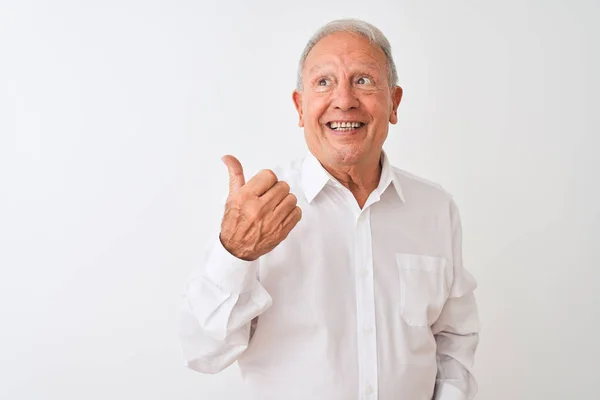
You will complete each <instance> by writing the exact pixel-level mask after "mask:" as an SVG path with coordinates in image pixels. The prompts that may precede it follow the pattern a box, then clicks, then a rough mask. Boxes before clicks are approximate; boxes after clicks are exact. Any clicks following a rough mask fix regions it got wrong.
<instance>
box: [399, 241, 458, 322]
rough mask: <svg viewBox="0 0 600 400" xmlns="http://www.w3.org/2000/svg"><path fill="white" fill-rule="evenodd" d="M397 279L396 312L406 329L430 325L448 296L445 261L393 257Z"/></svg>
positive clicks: (411, 256)
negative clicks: (400, 316)
mask: <svg viewBox="0 0 600 400" xmlns="http://www.w3.org/2000/svg"><path fill="white" fill-rule="evenodd" d="M396 262H397V264H398V272H399V277H400V290H401V293H400V313H401V315H402V318H403V319H404V321H405V322H406V323H407V324H408V325H410V326H420V327H426V326H431V325H432V324H433V323H434V322H435V321H436V320H437V319H438V317H439V315H440V313H441V312H442V308H443V307H444V303H445V301H446V298H447V297H448V285H447V283H446V274H445V272H446V259H445V258H441V257H432V256H423V255H417V254H407V253H398V254H396Z"/></svg>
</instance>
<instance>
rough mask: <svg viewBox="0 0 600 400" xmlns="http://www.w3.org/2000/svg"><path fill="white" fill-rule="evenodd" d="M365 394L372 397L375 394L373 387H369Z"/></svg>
mask: <svg viewBox="0 0 600 400" xmlns="http://www.w3.org/2000/svg"><path fill="white" fill-rule="evenodd" d="M365 394H366V395H367V396H371V395H372V394H373V386H371V385H367V390H365Z"/></svg>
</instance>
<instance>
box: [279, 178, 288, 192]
mask: <svg viewBox="0 0 600 400" xmlns="http://www.w3.org/2000/svg"><path fill="white" fill-rule="evenodd" d="M279 184H280V185H281V188H282V189H283V191H284V192H286V193H289V192H290V185H289V184H288V183H287V182H284V181H279Z"/></svg>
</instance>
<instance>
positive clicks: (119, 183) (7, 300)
mask: <svg viewBox="0 0 600 400" xmlns="http://www.w3.org/2000/svg"><path fill="white" fill-rule="evenodd" d="M217 3H219V4H218V5H215V4H209V3H206V4H204V3H202V2H200V1H191V0H188V1H173V0H171V1H166V0H165V1H148V0H146V1H142V0H118V1H117V0H110V1H107V0H105V1H85V2H84V1H65V0H56V1H42V0H39V1H16V0H15V1H10V0H2V2H1V3H0V4H1V6H0V357H1V363H0V398H2V399H11V400H21V399H61V400H64V399H67V400H75V399H77V400H79V399H87V400H94V399H161V400H162V399H190V400H191V399H216V400H221V399H242V398H243V396H242V394H243V386H242V385H241V383H240V379H239V377H238V370H237V367H232V368H229V369H228V370H226V371H225V372H223V373H221V374H219V375H216V376H203V375H200V374H197V373H195V372H192V371H190V370H187V369H185V368H184V367H183V360H182V359H181V357H180V354H179V343H178V339H177V335H176V332H177V331H176V329H177V309H178V306H179V303H180V301H181V297H180V296H181V293H182V290H183V287H184V285H185V282H186V280H187V277H188V274H189V272H190V270H191V267H192V265H193V263H194V262H195V260H196V259H197V257H198V254H199V251H200V250H201V249H202V244H203V242H204V241H205V240H206V239H207V237H208V234H209V230H210V229H211V228H213V227H214V226H215V224H218V223H219V220H220V217H221V212H222V204H221V201H222V199H223V194H224V193H225V189H226V185H227V174H226V169H225V167H224V166H223V165H222V164H221V162H220V157H221V155H223V154H225V153H231V154H234V155H236V156H238V158H240V160H241V161H242V163H243V164H244V165H245V167H246V170H247V172H248V173H247V175H251V173H252V171H256V170H258V169H260V168H269V167H273V166H275V165H277V164H278V163H280V162H283V161H286V160H288V159H290V158H295V157H298V156H302V155H303V154H304V153H305V151H306V149H305V145H304V141H303V136H302V132H301V130H300V129H299V128H298V127H297V126H296V121H297V117H296V114H295V111H294V109H293V106H292V102H291V92H292V89H293V87H294V84H295V74H296V64H297V60H298V57H299V55H300V53H301V51H302V48H303V46H304V45H305V43H306V41H307V40H308V38H309V37H310V35H311V34H312V33H313V32H314V31H315V30H316V29H317V28H318V27H319V26H321V25H322V24H324V23H326V22H328V21H329V20H331V19H335V18H340V17H359V18H363V19H365V20H367V21H369V22H371V23H373V24H375V25H376V26H378V27H379V28H381V29H382V30H383V32H384V33H385V34H386V35H387V36H388V37H389V39H390V41H391V43H392V46H393V50H394V56H395V60H396V62H397V64H398V70H399V75H400V84H401V85H402V86H403V88H404V93H405V95H404V99H403V102H402V104H401V106H400V112H399V115H400V122H399V124H398V125H397V126H394V127H392V129H391V131H390V137H389V140H388V142H387V144H386V149H387V151H388V152H389V154H390V157H391V160H392V162H393V163H394V164H395V165H397V166H399V167H401V168H403V169H406V170H408V171H410V172H413V173H415V174H417V175H420V176H423V177H425V178H427V179H430V180H433V181H435V182H439V183H440V184H442V185H443V186H444V187H445V188H446V189H447V190H448V191H450V192H451V193H452V194H453V195H454V197H455V199H456V201H457V203H458V205H459V208H460V211H461V215H462V220H463V229H464V260H465V265H466V266H467V267H468V269H469V270H470V271H471V272H472V273H473V275H475V277H476V278H477V280H478V281H479V289H478V290H477V296H478V301H479V306H480V311H481V319H482V324H483V331H482V334H481V344H480V348H479V351H478V353H477V359H476V363H477V377H478V381H479V384H480V395H479V396H478V399H486V400H506V399H511V400H514V399H528V400H529V399H545V400H554V399H584V398H587V399H590V398H597V396H598V394H597V391H598V389H597V388H598V383H597V381H598V372H599V367H598V359H600V345H599V343H600V341H599V339H598V336H600V324H599V322H600V321H599V317H600V211H599V210H600V206H599V204H600V190H599V189H598V186H599V185H600V178H599V171H600V162H599V161H598V158H597V157H596V153H598V150H599V148H600V140H599V139H598V135H600V117H599V115H600V112H599V109H600V105H599V101H598V97H599V96H600V79H599V78H598V75H599V73H600V57H599V52H600V50H599V49H600V43H599V42H600V41H599V40H598V39H599V38H600V28H599V27H598V24H597V21H598V20H599V18H600V3H599V2H598V1H595V0H590V1H584V0H579V1H575V0H571V1H566V0H563V1H557V0H546V1H542V0H539V1H532V0H530V1H522V0H520V1H517V0H509V1H507V0H503V1H499V0H498V1H474V0H473V1H467V0H461V1H452V2H449V1H443V0H439V1H417V0H413V1H407V0H405V1H385V2H383V1H364V0H363V1H347V0H346V1H339V2H333V1H327V2H325V1H301V2H290V3H289V4H288V3H286V2H277V1H275V0H272V1H268V2H267V1H262V2H253V3H252V2H244V1H241V0H238V1H235V2H234V1H229V2H227V1H220V2H217ZM325 3H326V4H325ZM386 400H387V399H386Z"/></svg>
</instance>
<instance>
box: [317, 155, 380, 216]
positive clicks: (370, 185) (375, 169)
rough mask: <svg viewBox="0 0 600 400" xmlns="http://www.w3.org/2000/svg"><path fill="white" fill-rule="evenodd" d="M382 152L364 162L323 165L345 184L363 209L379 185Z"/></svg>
mask: <svg viewBox="0 0 600 400" xmlns="http://www.w3.org/2000/svg"><path fill="white" fill-rule="evenodd" d="M380 159H381V154H379V155H378V156H377V157H376V158H373V159H370V160H367V161H366V162H364V163H359V164H354V165H327V164H324V163H322V165H323V167H324V168H325V169H326V170H327V172H329V173H330V174H331V175H332V176H333V177H334V178H335V179H337V180H338V181H339V182H340V183H341V184H342V185H344V186H345V187H346V188H347V189H348V190H350V192H351V193H352V195H353V196H354V198H355V199H356V202H357V203H358V205H359V207H360V208H361V209H362V208H363V206H364V205H365V203H366V202H367V199H368V198H369V195H370V194H371V192H372V191H373V190H375V188H377V186H378V185H379V179H380V178H381V170H382V165H381V162H380Z"/></svg>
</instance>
